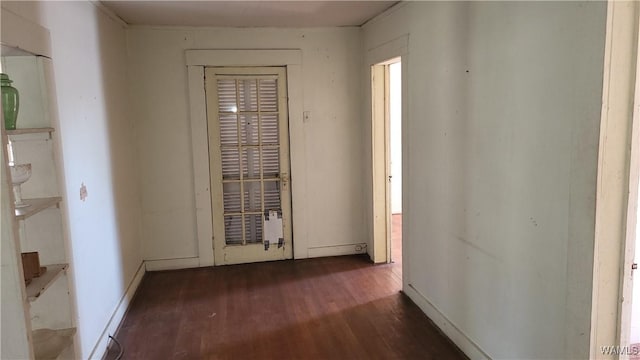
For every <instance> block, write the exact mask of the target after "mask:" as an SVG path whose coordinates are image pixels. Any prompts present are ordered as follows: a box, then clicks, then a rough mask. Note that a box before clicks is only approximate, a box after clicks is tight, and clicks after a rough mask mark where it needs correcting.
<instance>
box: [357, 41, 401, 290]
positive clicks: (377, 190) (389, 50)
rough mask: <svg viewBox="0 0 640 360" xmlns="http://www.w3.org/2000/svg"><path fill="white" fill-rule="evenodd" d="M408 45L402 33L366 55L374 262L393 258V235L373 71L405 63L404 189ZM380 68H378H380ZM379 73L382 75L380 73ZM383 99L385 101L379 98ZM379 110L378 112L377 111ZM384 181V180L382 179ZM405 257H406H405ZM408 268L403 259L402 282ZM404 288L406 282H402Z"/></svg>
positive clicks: (382, 126)
mask: <svg viewBox="0 0 640 360" xmlns="http://www.w3.org/2000/svg"><path fill="white" fill-rule="evenodd" d="M408 46H409V35H403V36H401V37H398V38H396V39H395V40H392V41H389V42H387V43H385V44H383V45H380V46H378V47H376V48H373V49H370V50H369V51H367V54H366V57H365V67H366V69H367V75H368V77H367V78H366V79H367V82H368V83H367V87H368V88H369V90H370V95H371V104H370V111H371V113H370V114H369V116H368V119H367V121H369V122H370V123H371V138H370V140H369V141H368V142H367V144H368V145H369V146H370V147H371V159H370V164H371V173H370V181H371V193H369V194H368V196H367V197H368V199H369V201H370V204H371V212H370V213H369V214H368V218H369V221H368V224H369V226H370V228H369V234H370V235H371V238H372V240H371V241H372V246H370V250H369V256H370V257H371V260H372V261H373V262H374V263H384V262H388V261H389V260H390V257H389V255H390V254H389V248H390V247H389V245H390V244H389V243H388V239H389V236H390V226H389V225H390V224H389V223H388V222H389V221H388V219H387V218H388V217H389V216H388V215H389V214H388V213H389V205H390V204H389V203H388V200H389V199H388V185H389V182H388V180H387V176H388V169H387V168H388V166H389V164H388V154H387V151H386V149H387V148H388V146H387V145H388V144H387V140H388V139H386V133H387V132H388V131H387V129H385V128H386V127H387V126H388V124H386V121H385V119H384V117H383V118H379V117H378V118H375V117H374V111H375V110H374V109H373V106H376V104H377V106H380V104H381V103H382V107H384V93H382V94H380V93H377V94H376V93H375V89H374V88H373V87H372V82H371V81H372V79H373V76H374V74H373V73H372V72H373V71H376V70H375V69H376V68H377V67H375V65H378V64H381V63H384V62H388V61H389V60H392V59H398V58H399V59H400V61H401V64H402V65H401V66H402V70H401V73H402V94H403V96H402V182H403V184H402V188H403V189H405V185H406V184H405V183H406V179H408V169H407V167H406V164H407V159H408V157H409V152H408V148H409V144H408V141H407V139H408V137H407V130H408V129H407V126H405V124H407V122H408V111H407V110H408V99H409V96H405V94H407V87H408V77H407V74H408V67H409V61H408V57H407V53H408V52H407V51H408ZM379 69H380V68H378V70H379ZM378 75H379V74H378ZM374 97H376V98H378V100H377V101H376V100H374ZM380 98H381V99H382V102H381V101H380ZM380 110H381V111H382V112H383V113H384V112H386V111H385V110H384V108H383V109H380ZM377 112H378V113H379V111H377ZM380 164H384V166H382V167H381V166H380ZM380 180H383V181H380ZM409 202H410V199H408V197H407V196H406V192H404V191H403V195H402V209H403V213H404V212H405V209H407V208H409ZM402 220H403V221H402V229H403V234H404V233H405V231H404V230H405V229H406V228H407V221H406V219H404V218H403V219H402ZM407 251H409V241H403V242H402V252H403V254H406V253H407ZM405 259H406V258H405ZM407 271H408V262H407V261H404V259H403V262H402V273H403V282H404V279H407V276H405V275H406V274H407ZM403 288H404V284H403Z"/></svg>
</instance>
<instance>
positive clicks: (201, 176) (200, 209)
mask: <svg viewBox="0 0 640 360" xmlns="http://www.w3.org/2000/svg"><path fill="white" fill-rule="evenodd" d="M185 56H186V65H187V73H188V84H189V109H190V121H191V150H192V155H193V158H192V160H193V177H194V196H195V200H196V201H195V203H196V224H195V226H196V230H197V237H198V255H199V257H198V265H199V266H212V265H214V264H215V259H214V255H213V224H212V219H213V216H212V215H213V212H212V208H211V189H210V181H209V143H208V131H207V113H206V110H207V109H206V96H205V84H204V81H205V79H204V68H205V67H208V66H229V67H233V66H236V67H238V66H285V67H286V68H287V89H288V90H287V93H288V97H289V99H288V100H289V139H290V140H289V145H290V148H291V149H304V148H305V134H304V127H303V121H302V120H303V119H302V116H303V94H302V51H301V50H299V49H286V50H271V49H264V50H187V51H186V52H185ZM290 155H291V182H290V184H291V197H292V214H295V219H293V238H294V243H295V244H294V248H293V257H294V259H301V258H306V257H308V237H307V234H306V233H305V232H304V231H306V230H305V229H307V226H306V222H307V218H308V217H307V214H306V209H305V207H304V203H305V197H306V193H307V179H306V173H307V172H306V170H305V169H306V166H307V165H306V162H305V158H306V155H305V152H304V151H299V152H298V151H292V152H291V154H290Z"/></svg>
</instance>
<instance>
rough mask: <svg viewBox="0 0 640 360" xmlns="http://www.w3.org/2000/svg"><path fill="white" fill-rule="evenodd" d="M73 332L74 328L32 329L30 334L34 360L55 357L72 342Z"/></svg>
mask: <svg viewBox="0 0 640 360" xmlns="http://www.w3.org/2000/svg"><path fill="white" fill-rule="evenodd" d="M75 333H76V328H68V329H57V330H53V329H38V330H33V332H32V333H31V335H32V338H33V353H34V357H35V358H36V360H39V359H56V358H57V357H58V356H60V354H62V352H63V351H64V350H65V349H66V348H68V347H69V346H70V345H71V344H72V343H73V335H75Z"/></svg>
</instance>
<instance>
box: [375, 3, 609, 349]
mask: <svg viewBox="0 0 640 360" xmlns="http://www.w3.org/2000/svg"><path fill="white" fill-rule="evenodd" d="M605 9H606V4H604V3H578V2H572V3H522V2H506V3H485V2H473V3H462V2H460V3H416V2H412V3H408V4H404V5H401V6H400V7H397V8H396V9H394V10H392V11H391V12H389V13H387V14H385V15H383V16H381V17H379V18H378V19H376V20H374V21H372V22H370V23H369V24H367V25H366V26H365V27H364V35H363V36H364V47H365V51H367V52H368V53H372V52H375V51H376V48H378V47H379V46H381V45H383V44H386V43H389V41H392V40H394V39H396V38H398V37H400V36H402V35H406V34H408V36H409V46H408V55H407V56H406V57H405V58H403V59H402V61H403V63H404V62H405V61H406V62H407V63H408V69H407V73H406V74H404V75H406V76H405V78H404V80H405V81H406V82H408V83H407V88H408V92H407V93H406V96H407V97H408V99H407V102H406V104H407V106H408V109H407V114H408V118H406V119H405V122H404V124H403V130H404V136H405V137H404V146H405V148H404V149H405V152H404V154H405V163H404V165H405V166H404V171H403V179H404V184H403V190H404V195H405V197H404V210H405V213H404V219H403V221H404V229H403V230H404V233H403V239H404V240H405V248H404V250H403V254H405V258H404V261H405V262H406V263H407V265H406V269H407V271H405V273H404V282H405V291H406V292H407V293H408V294H409V295H410V296H411V297H412V299H414V301H416V303H418V304H419V305H420V306H421V307H422V308H423V309H424V310H425V312H427V314H428V315H429V316H430V317H432V318H433V319H434V321H436V323H438V325H439V326H440V327H441V328H442V329H443V330H444V331H445V332H446V333H447V334H448V335H449V336H450V337H451V338H452V339H453V340H454V341H455V342H456V343H458V345H459V346H461V347H462V348H463V350H464V351H465V352H467V354H469V355H471V356H472V357H492V358H586V357H588V351H589V346H588V345H589V330H590V328H589V323H590V309H591V308H590V302H591V280H592V278H591V273H592V264H593V245H594V210H595V189H596V169H597V157H598V135H599V131H598V129H599V120H600V106H601V103H602V102H601V100H602V98H601V96H602V76H603V74H602V69H603V51H604V34H605V20H606V11H605ZM368 65H369V64H366V63H365V64H364V68H363V71H364V72H365V74H366V71H367V70H368ZM367 78H368V77H367V76H366V75H365V76H364V79H367ZM364 99H368V97H367V95H366V94H365V96H364ZM369 109H370V105H369V103H368V102H367V101H365V103H364V108H363V111H364V113H365V116H364V118H363V123H364V124H365V125H364V126H365V127H366V130H365V131H363V136H364V138H365V139H369V137H370V131H371V130H370V127H369V124H370V120H369V117H368V115H367V114H368V112H369ZM363 145H364V146H363V149H364V150H363V151H364V152H365V153H366V154H367V156H369V154H370V146H369V145H368V144H367V143H365V144H363ZM369 171H370V170H369ZM370 186H371V184H370V183H369V182H367V184H366V186H365V187H366V188H367V189H368V190H367V193H368V192H370ZM370 206H371V204H370V203H369V204H368V209H369V210H368V211H371V210H370Z"/></svg>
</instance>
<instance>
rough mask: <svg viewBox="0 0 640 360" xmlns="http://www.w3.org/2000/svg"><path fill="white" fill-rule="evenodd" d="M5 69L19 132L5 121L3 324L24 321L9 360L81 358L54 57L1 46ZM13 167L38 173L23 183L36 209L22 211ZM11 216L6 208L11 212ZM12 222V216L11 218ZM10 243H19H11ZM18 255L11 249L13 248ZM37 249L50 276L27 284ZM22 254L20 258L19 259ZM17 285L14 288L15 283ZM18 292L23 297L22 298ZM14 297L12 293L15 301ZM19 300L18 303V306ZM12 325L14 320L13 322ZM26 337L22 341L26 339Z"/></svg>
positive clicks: (6, 349) (8, 349)
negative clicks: (27, 267)
mask: <svg viewBox="0 0 640 360" xmlns="http://www.w3.org/2000/svg"><path fill="white" fill-rule="evenodd" d="M0 59H1V62H2V72H3V73H7V74H8V75H9V77H10V78H11V80H13V84H12V85H13V86H14V87H15V88H17V89H18V91H19V93H20V109H19V112H18V121H17V127H18V129H16V130H5V129H4V121H2V143H3V144H2V145H3V147H2V150H3V151H2V153H3V169H2V170H3V173H4V174H3V179H2V180H3V181H2V186H3V189H2V196H3V202H5V201H6V200H5V199H11V201H8V204H6V203H5V204H3V211H2V216H3V219H2V220H3V222H2V223H3V225H5V224H11V225H12V226H11V227H12V229H13V231H11V233H12V234H9V235H5V231H4V230H3V237H2V242H3V244H2V250H3V253H4V252H5V251H6V250H7V249H9V250H10V251H8V254H7V255H5V254H3V257H2V268H3V272H4V271H5V269H7V268H9V267H11V268H10V269H9V270H10V271H7V274H12V278H7V277H8V275H7V276H5V274H3V278H2V280H3V282H4V281H8V283H9V284H7V285H6V286H5V284H3V287H2V290H3V292H4V291H7V290H9V291H13V293H12V294H9V295H6V296H5V295H3V298H2V301H3V314H2V315H3V327H5V326H10V325H12V324H6V323H5V318H4V315H5V312H9V311H11V310H13V311H15V312H18V313H19V312H22V313H23V314H24V322H23V323H22V322H21V320H20V317H19V316H18V317H15V320H11V321H14V322H15V324H13V325H15V329H18V330H20V329H24V333H21V332H18V333H17V334H14V335H12V336H14V337H16V341H12V342H10V343H6V344H5V340H7V339H5V336H4V332H5V329H3V339H2V340H3V342H2V354H1V357H2V358H5V357H6V358H10V357H17V358H34V359H39V358H47V359H51V358H58V359H74V358H75V356H74V336H75V332H76V329H75V327H74V321H73V319H74V313H75V312H74V310H73V301H72V296H71V290H72V289H71V286H70V285H71V281H70V279H69V278H68V276H69V275H68V270H69V268H70V264H69V260H68V254H67V252H68V251H67V248H68V243H67V241H68V240H67V238H66V233H65V229H64V224H65V222H64V216H65V215H64V208H63V207H62V206H61V204H63V201H64V198H63V192H62V191H61V190H60V186H61V184H60V183H59V175H60V172H61V167H60V165H59V164H60V159H59V151H58V145H57V144H58V143H59V139H58V137H57V136H56V129H55V127H56V125H57V122H56V121H55V120H56V118H55V106H53V105H54V104H55V96H54V93H53V91H52V90H53V88H54V87H53V76H52V66H51V59H50V58H48V57H46V56H38V55H35V54H31V53H29V52H28V51H25V50H24V49H21V50H17V49H11V48H10V47H7V46H5V45H4V44H3V45H2V56H0ZM10 163H15V164H27V163H30V164H31V166H32V174H31V177H30V179H29V180H28V181H26V182H25V183H23V184H22V186H21V188H22V197H23V199H24V201H25V202H26V203H27V204H29V206H27V207H23V208H15V206H14V204H13V196H12V195H13V194H12V186H11V173H10V171H9V170H10V168H9V166H10ZM7 208H8V209H9V210H10V211H5V210H6V209H7ZM4 217H7V218H4ZM9 241H11V242H12V243H5V242H9ZM11 250H12V251H11ZM30 251H37V252H38V254H39V258H40V264H41V266H45V267H47V271H46V272H45V273H44V274H43V275H41V276H40V277H36V278H34V279H32V281H31V282H30V283H29V284H28V285H25V281H24V276H23V273H22V260H21V256H20V253H23V252H30ZM13 256H15V258H13ZM10 285H13V287H12V286H10ZM16 291H19V293H20V294H16ZM10 295H13V297H11V296H10ZM14 300H15V301H14ZM7 321H8V320H7ZM20 336H22V337H23V338H20Z"/></svg>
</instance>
